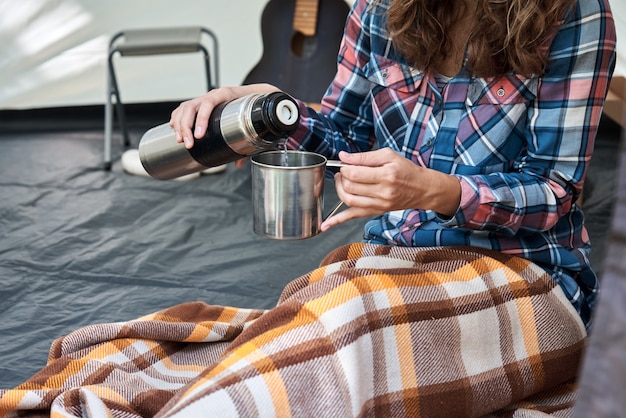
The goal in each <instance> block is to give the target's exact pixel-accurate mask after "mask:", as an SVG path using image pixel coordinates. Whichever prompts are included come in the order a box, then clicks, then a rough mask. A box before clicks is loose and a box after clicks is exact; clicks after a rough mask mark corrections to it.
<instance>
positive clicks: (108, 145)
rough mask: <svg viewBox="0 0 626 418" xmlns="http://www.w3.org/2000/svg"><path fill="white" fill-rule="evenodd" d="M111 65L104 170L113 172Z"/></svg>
mask: <svg viewBox="0 0 626 418" xmlns="http://www.w3.org/2000/svg"><path fill="white" fill-rule="evenodd" d="M111 78H112V75H111V70H110V65H109V69H108V70H107V99H106V103H105V105H104V169H105V170H107V171H109V170H111V137H112V134H113V112H112V110H113V109H112V107H113V104H112V103H111V100H112V95H113V91H112V88H113V82H112V80H111Z"/></svg>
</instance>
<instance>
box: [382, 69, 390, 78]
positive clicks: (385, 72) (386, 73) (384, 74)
mask: <svg viewBox="0 0 626 418" xmlns="http://www.w3.org/2000/svg"><path fill="white" fill-rule="evenodd" d="M388 75H389V71H387V70H383V78H387V76H388Z"/></svg>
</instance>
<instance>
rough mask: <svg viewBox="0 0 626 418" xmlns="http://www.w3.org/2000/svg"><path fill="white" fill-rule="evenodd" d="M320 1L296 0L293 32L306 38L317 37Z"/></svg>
mask: <svg viewBox="0 0 626 418" xmlns="http://www.w3.org/2000/svg"><path fill="white" fill-rule="evenodd" d="M318 5H319V0H296V7H295V11H294V17H293V30H294V31H296V32H300V33H302V34H303V35H305V36H315V32H316V28H317V9H318Z"/></svg>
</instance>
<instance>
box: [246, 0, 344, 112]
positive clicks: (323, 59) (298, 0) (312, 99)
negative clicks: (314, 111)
mask: <svg viewBox="0 0 626 418" xmlns="http://www.w3.org/2000/svg"><path fill="white" fill-rule="evenodd" d="M349 11H350V7H349V6H348V4H347V3H346V1H345V0H270V1H269V3H268V4H267V5H266V6H265V9H264V10H263V14H262V17H261V35H262V37H263V55H262V57H261V60H260V61H259V62H258V63H257V65H256V66H255V67H254V68H253V69H252V70H251V71H250V73H248V75H247V76H246V78H245V80H244V82H243V84H252V83H261V82H263V83H270V84H273V85H275V86H276V87H278V88H280V89H281V90H283V91H284V92H286V93H289V94H290V95H292V96H293V97H296V98H298V99H300V100H302V101H304V102H309V103H319V102H320V101H321V99H322V96H323V95H324V93H325V92H326V89H327V88H328V86H329V85H330V82H331V81H332V79H333V78H334V76H335V73H336V71H337V53H338V52H339V44H340V43H341V38H342V36H343V29H344V25H345V23H346V18H347V15H348V12H349Z"/></svg>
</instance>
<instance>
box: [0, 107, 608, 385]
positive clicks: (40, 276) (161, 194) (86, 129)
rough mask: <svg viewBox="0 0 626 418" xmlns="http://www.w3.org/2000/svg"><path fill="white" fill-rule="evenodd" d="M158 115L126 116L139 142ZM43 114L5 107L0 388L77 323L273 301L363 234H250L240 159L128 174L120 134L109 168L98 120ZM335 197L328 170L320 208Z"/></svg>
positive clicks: (595, 213) (593, 222)
mask: <svg viewBox="0 0 626 418" xmlns="http://www.w3.org/2000/svg"><path fill="white" fill-rule="evenodd" d="M169 110H170V108H168V112H169ZM164 115H166V116H164ZM167 115H168V113H164V114H156V113H155V114H152V116H153V117H152V120H143V121H142V122H143V123H144V125H141V124H139V123H138V124H137V125H135V126H134V131H133V132H134V135H133V137H134V143H135V144H136V141H137V138H138V137H139V136H140V134H141V133H142V132H143V131H145V129H147V128H149V127H151V126H154V125H157V124H159V123H162V122H164V121H166V120H167V117H168V116H167ZM38 116H40V115H38ZM61 119H63V120H61ZM148 119H150V118H148ZM52 120H53V122H54V123H53V124H52V125H51V122H50V119H49V118H46V119H45V121H43V122H42V120H41V119H38V118H34V117H32V115H31V114H30V113H28V112H26V113H23V112H22V113H20V112H18V113H13V112H0V388H9V387H13V386H15V385H17V384H19V383H21V382H22V381H23V380H25V379H26V378H28V377H29V376H31V375H32V374H33V373H34V372H36V371H37V370H38V369H40V368H41V367H42V366H43V365H44V364H45V361H46V358H47V352H48V348H49V346H50V343H51V342H52V340H53V339H55V338H56V337H58V336H61V335H63V334H66V333H68V332H70V331H73V330H75V329H76V328H78V327H81V326H84V325H88V324H92V323H100V322H115V321H124V320H130V319H133V318H136V317H139V316H142V315H145V314H148V313H151V312H154V311H156V310H159V309H162V308H165V307H168V306H171V305H175V304H177V303H181V302H188V301H193V300H201V301H204V302H207V303H210V304H218V305H234V306H241V307H250V308H270V307H272V306H273V305H274V304H275V303H276V301H277V299H278V296H279V294H280V291H281V289H282V288H283V287H284V286H285V284H286V283H288V282H289V281H290V280H292V279H294V278H296V277H297V276H299V275H301V274H303V273H305V272H308V271H309V270H311V269H313V268H315V267H316V266H317V265H318V263H319V262H320V261H321V259H322V258H323V257H324V256H325V255H326V254H327V253H328V252H330V251H331V250H332V249H334V248H336V247H339V246H340V245H343V244H345V243H349V242H355V241H359V240H360V239H361V236H362V226H363V223H364V221H352V222H350V223H348V224H345V225H343V226H341V227H338V228H335V229H333V230H331V231H329V232H327V233H324V234H322V235H320V236H317V237H315V238H312V239H308V240H303V241H273V240H267V239H264V238H261V237H258V236H256V235H255V234H254V232H253V231H252V205H251V201H250V194H251V190H250V188H251V182H250V168H249V164H248V165H247V166H246V167H244V168H243V169H240V170H237V169H236V168H235V167H234V166H233V165H232V164H231V165H230V166H229V167H228V170H227V171H226V172H225V173H223V174H216V175H203V176H201V177H200V178H199V179H196V180H192V181H188V182H179V181H167V182H162V181H159V180H154V179H151V178H146V177H137V176H131V175H127V174H125V173H124V172H123V171H122V169H121V166H120V164H119V155H120V154H121V152H122V147H121V145H120V142H118V141H116V144H115V146H114V157H116V158H115V160H114V161H115V163H114V165H113V170H112V171H111V172H105V171H103V170H102V169H101V164H102V148H103V132H102V122H101V120H99V119H89V118H83V117H82V116H81V115H77V116H76V117H75V118H70V119H67V112H65V113H64V114H63V117H62V118H60V119H58V120H56V119H55V117H54V116H52ZM619 136H620V130H619V128H618V127H617V125H615V124H613V123H611V122H609V121H604V122H603V129H602V133H601V135H600V137H599V139H598V141H597V146H596V154H595V156H594V160H593V162H592V167H591V170H590V173H589V177H588V185H587V186H586V189H585V192H586V196H585V208H586V214H587V218H588V227H589V230H590V234H591V236H592V240H593V243H594V246H595V250H594V253H593V259H594V264H595V265H596V267H597V270H598V271H601V270H602V260H603V254H604V251H605V249H604V248H605V247H604V246H605V243H606V235H607V231H608V228H609V225H610V213H611V210H612V203H613V188H614V184H615V175H616V172H615V171H614V170H615V164H616V160H617V156H618V152H617V149H618V146H619ZM335 200H336V195H335V192H334V187H333V185H332V183H330V182H328V183H327V184H326V202H327V205H326V206H327V208H330V207H331V206H332V204H333V203H334V202H335Z"/></svg>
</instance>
